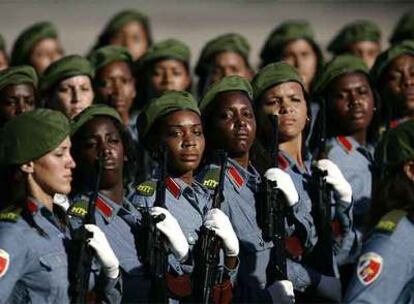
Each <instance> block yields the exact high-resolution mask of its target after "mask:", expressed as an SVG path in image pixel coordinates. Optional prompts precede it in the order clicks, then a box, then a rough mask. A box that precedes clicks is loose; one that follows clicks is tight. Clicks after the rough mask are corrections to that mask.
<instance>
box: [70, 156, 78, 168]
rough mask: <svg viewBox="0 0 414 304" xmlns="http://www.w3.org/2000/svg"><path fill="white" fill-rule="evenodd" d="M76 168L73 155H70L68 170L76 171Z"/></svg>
mask: <svg viewBox="0 0 414 304" xmlns="http://www.w3.org/2000/svg"><path fill="white" fill-rule="evenodd" d="M75 167H76V163H75V161H74V160H73V157H72V155H70V154H69V159H68V168H70V169H74V168H75Z"/></svg>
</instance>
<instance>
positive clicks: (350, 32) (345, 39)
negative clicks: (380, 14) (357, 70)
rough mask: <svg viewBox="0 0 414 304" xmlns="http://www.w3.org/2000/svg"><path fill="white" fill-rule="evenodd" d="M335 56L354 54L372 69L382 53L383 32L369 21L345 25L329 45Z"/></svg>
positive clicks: (329, 49)
mask: <svg viewBox="0 0 414 304" xmlns="http://www.w3.org/2000/svg"><path fill="white" fill-rule="evenodd" d="M328 51H330V52H331V53H332V54H333V55H334V56H338V55H342V54H352V55H354V56H358V57H361V58H362V60H363V61H364V62H365V64H366V65H367V67H368V68H369V69H370V68H371V67H372V66H373V65H374V62H375V59H376V58H377V56H378V55H379V54H380V52H381V30H380V28H379V27H378V25H377V24H375V23H374V22H371V21H368V20H358V21H355V22H352V23H349V24H347V25H345V26H344V27H343V28H342V29H341V30H340V31H339V32H338V34H337V35H336V36H335V37H334V38H333V39H332V41H331V42H330V43H329V45H328Z"/></svg>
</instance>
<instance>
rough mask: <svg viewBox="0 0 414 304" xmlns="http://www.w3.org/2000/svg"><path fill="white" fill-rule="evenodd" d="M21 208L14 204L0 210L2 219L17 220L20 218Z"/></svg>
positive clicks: (5, 220) (0, 218)
mask: <svg viewBox="0 0 414 304" xmlns="http://www.w3.org/2000/svg"><path fill="white" fill-rule="evenodd" d="M20 212H21V209H20V208H16V207H14V206H12V207H9V208H6V209H4V210H2V211H1V212H0V221H3V222H14V223H15V222H17V221H18V220H19V218H20Z"/></svg>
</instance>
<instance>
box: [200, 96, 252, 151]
mask: <svg viewBox="0 0 414 304" xmlns="http://www.w3.org/2000/svg"><path fill="white" fill-rule="evenodd" d="M214 103H215V104H214V105H213V106H214V109H212V110H211V114H210V119H209V122H208V125H207V126H206V127H207V128H209V140H211V141H212V142H211V145H212V146H213V147H215V148H220V149H224V150H225V151H226V152H227V153H229V154H230V156H231V157H238V156H243V155H244V154H246V153H248V152H249V150H250V147H251V146H252V144H253V141H254V139H255V136H256V119H255V116H254V112H253V109H252V104H251V101H250V99H249V98H248V97H247V96H246V95H245V94H244V93H241V92H225V93H221V94H219V95H218V96H217V97H216V100H215V101H214Z"/></svg>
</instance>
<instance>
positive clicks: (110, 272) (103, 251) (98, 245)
mask: <svg viewBox="0 0 414 304" xmlns="http://www.w3.org/2000/svg"><path fill="white" fill-rule="evenodd" d="M85 229H86V230H88V231H89V232H92V234H93V235H92V236H91V237H90V238H89V239H88V244H89V246H91V247H92V248H93V249H95V252H96V256H97V258H98V260H99V262H100V264H101V266H102V270H103V272H104V273H105V274H106V276H107V277H108V278H111V279H116V278H117V277H118V276H119V261H118V258H117V257H116V255H115V253H114V251H113V250H112V248H111V245H109V243H108V240H107V239H106V236H105V233H103V232H102V230H101V229H100V228H99V227H98V226H96V225H92V224H86V225H85Z"/></svg>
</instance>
